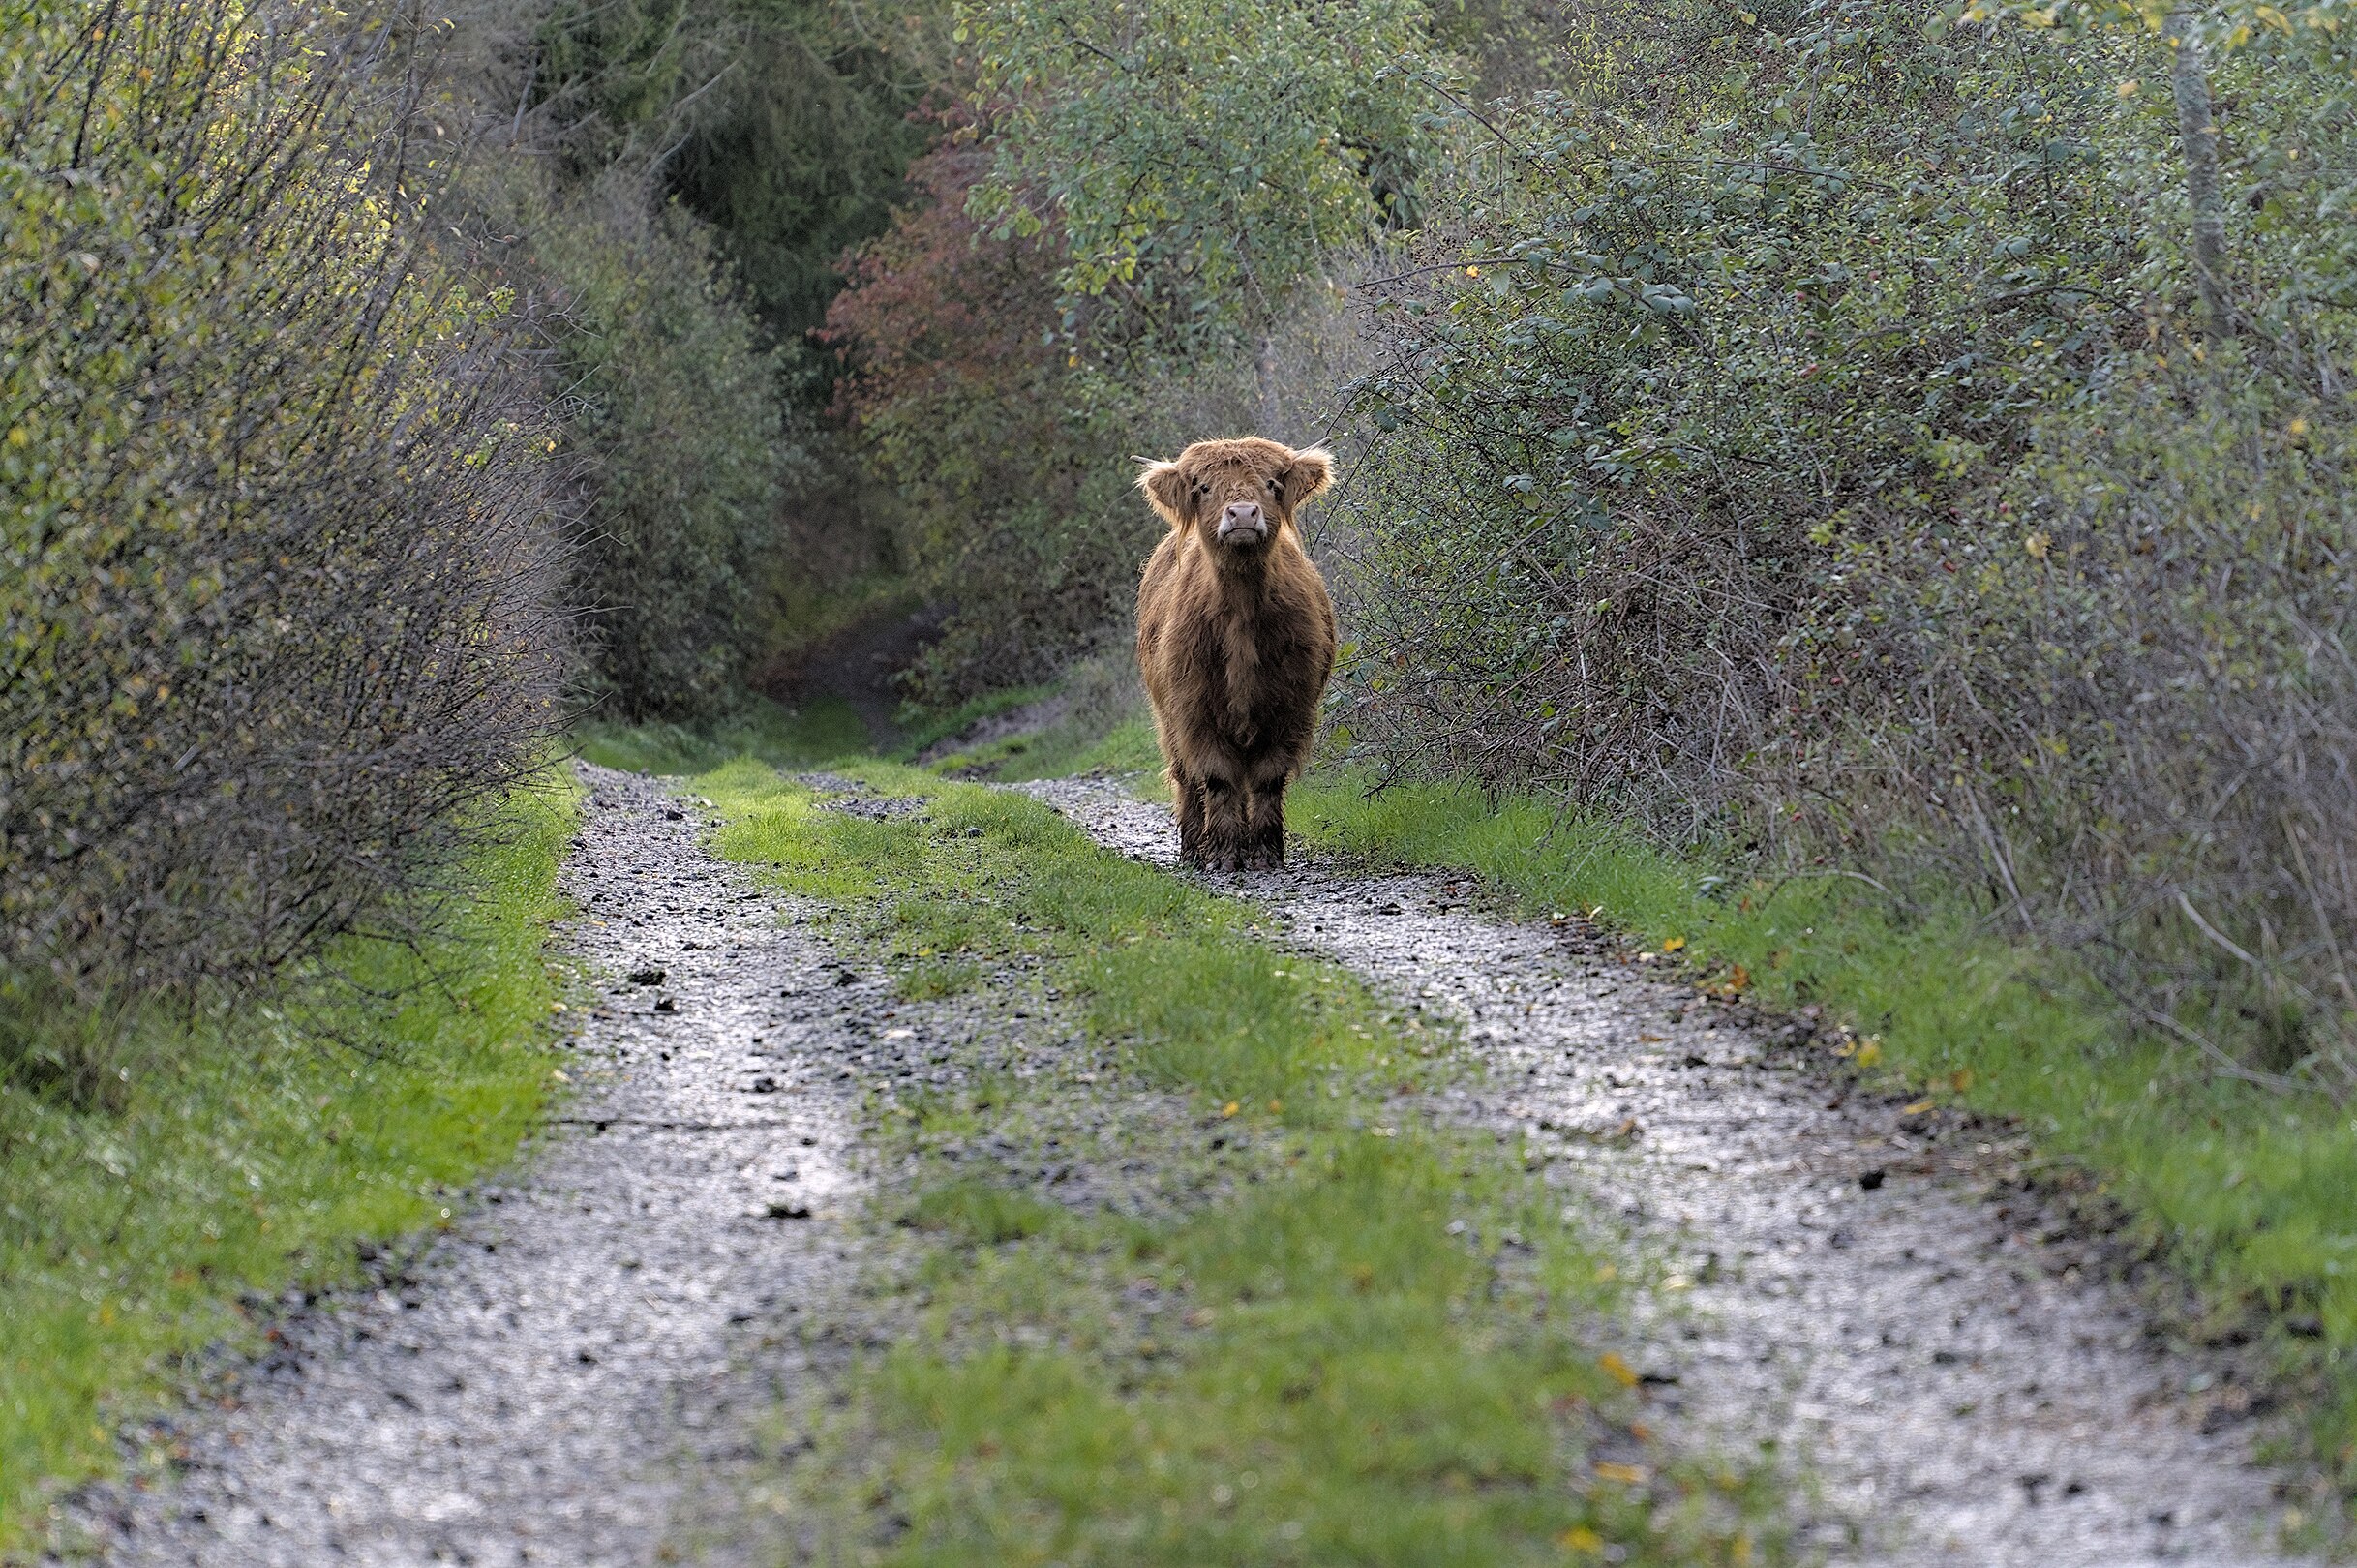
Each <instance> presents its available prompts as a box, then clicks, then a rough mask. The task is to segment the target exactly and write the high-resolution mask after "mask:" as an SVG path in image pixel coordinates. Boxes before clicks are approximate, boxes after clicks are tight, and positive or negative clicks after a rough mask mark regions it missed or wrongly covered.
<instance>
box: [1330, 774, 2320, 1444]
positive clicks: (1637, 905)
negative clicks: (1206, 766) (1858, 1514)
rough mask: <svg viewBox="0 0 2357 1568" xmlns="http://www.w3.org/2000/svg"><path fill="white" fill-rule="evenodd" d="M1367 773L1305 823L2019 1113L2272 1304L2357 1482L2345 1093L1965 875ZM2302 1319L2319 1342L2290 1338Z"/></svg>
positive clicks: (2245, 1298) (2255, 1301)
mask: <svg viewBox="0 0 2357 1568" xmlns="http://www.w3.org/2000/svg"><path fill="white" fill-rule="evenodd" d="M1364 784H1365V780H1363V779H1360V778H1353V777H1350V776H1348V775H1342V774H1327V775H1314V776H1313V777H1312V778H1311V779H1309V780H1307V781H1305V782H1304V784H1303V785H1302V786H1301V787H1300V788H1299V789H1298V790H1296V792H1295V793H1294V796H1293V800H1294V811H1293V822H1294V825H1295V826H1296V828H1297V829H1299V830H1300V831H1301V832H1302V833H1303V834H1304V835H1305V836H1307V837H1308V838H1310V839H1311V840H1312V841H1313V842H1316V843H1320V844H1324V845H1327V846H1329V847H1333V848H1338V849H1344V850H1348V851H1352V852H1356V853H1360V854H1368V855H1373V856H1375V857H1379V858H1380V859H1385V860H1393V861H1405V862H1406V863H1408V864H1414V865H1426V866H1446V867H1452V868H1453V867H1463V868H1466V869H1469V870H1472V871H1475V872H1477V873H1479V874H1480V875H1481V876H1483V877H1484V878H1486V879H1488V880H1490V881H1491V882H1493V883H1495V884H1496V886H1498V887H1500V888H1503V889H1506V890H1510V891H1511V892H1512V893H1514V894H1515V895H1516V897H1517V898H1518V899H1519V900H1520V901H1521V902H1522V904H1523V905H1524V907H1525V908H1526V910H1528V911H1530V912H1532V913H1536V914H1542V915H1543V914H1548V913H1552V912H1560V911H1564V910H1574V911H1582V912H1586V911H1594V912H1596V918H1597V919H1599V920H1602V921H1604V922H1605V923H1607V924H1609V925H1611V926H1613V927H1616V928H1617V929H1620V930H1623V931H1626V932H1629V933H1631V934H1632V935H1634V936H1636V937H1638V938H1640V939H1641V940H1643V941H1646V942H1647V943H1650V944H1655V945H1658V944H1661V943H1664V942H1667V941H1670V940H1673V939H1676V940H1677V941H1679V942H1681V943H1682V948H1681V949H1680V950H1679V954H1678V956H1679V958H1680V959H1681V960H1683V961H1685V962H1686V963H1688V964H1690V965H1691V966H1692V969H1691V971H1690V974H1691V976H1692V978H1693V979H1695V980H1698V981H1699V982H1701V983H1702V984H1703V985H1705V986H1706V987H1707V988H1710V989H1713V990H1716V991H1718V992H1720V993H1721V994H1744V995H1748V996H1751V997H1754V998H1756V999H1758V1000H1760V1001H1762V1002H1765V1003H1768V1004H1769V1005H1770V1006H1776V1007H1784V1008H1795V1007H1798V1006H1802V1005H1810V1006H1818V1007H1822V1008H1823V1009H1825V1010H1827V1011H1828V1013H1829V1014H1831V1015H1832V1016H1833V1017H1835V1018H1839V1019H1845V1020H1847V1021H1848V1022H1850V1023H1851V1024H1853V1025H1854V1026H1856V1027H1857V1028H1858V1029H1860V1030H1863V1031H1865V1032H1866V1035H1865V1040H1866V1043H1867V1045H1868V1046H1870V1047H1871V1049H1869V1050H1862V1051H1860V1052H1859V1053H1858V1054H1859V1055H1866V1056H1874V1057H1877V1058H1879V1063H1880V1065H1879V1067H1877V1068H1874V1069H1872V1070H1871V1071H1870V1077H1871V1078H1872V1079H1874V1080H1875V1081H1888V1082H1891V1083H1893V1084H1894V1085H1897V1086H1906V1087H1909V1088H1910V1089H1911V1090H1918V1091H1919V1090H1922V1089H1924V1088H1925V1087H1926V1086H1928V1088H1929V1091H1930V1093H1931V1094H1932V1095H1933V1097H1934V1098H1936V1099H1938V1100H1940V1101H1945V1102H1949V1103H1954V1104H1959V1105H1964V1106H1968V1107H1970V1108H1972V1109H1974V1110H1977V1111H1980V1112H1984V1113H1987V1114H1990V1115H1993V1116H1999V1117H2005V1118H2009V1119H2012V1120H2014V1121H2016V1122H2018V1123H2019V1124H2020V1125H2022V1126H2024V1127H2025V1128H2027V1129H2028V1130H2029V1131H2030V1132H2031V1133H2032V1134H2033V1135H2034V1136H2035V1137H2036V1138H2037V1139H2038V1140H2039V1142H2040V1146H2041V1147H2042V1148H2044V1149H2045V1150H2047V1151H2050V1152H2051V1153H2053V1154H2055V1155H2059V1156H2062V1157H2064V1158H2065V1159H2068V1160H2070V1161H2076V1162H2078V1163H2079V1164H2080V1166H2081V1168H2083V1169H2085V1170H2088V1171H2092V1172H2093V1173H2094V1175H2095V1176H2096V1178H2098V1179H2100V1181H2102V1182H2103V1183H2104V1186H2103V1189H2102V1191H2105V1192H2106V1193H2108V1194H2109V1195H2110V1196H2112V1197H2114V1198H2116V1199H2117V1200H2119V1201H2120V1202H2121V1203H2123V1204H2125V1205H2126V1206H2127V1208H2128V1209H2129V1211H2130V1215H2131V1217H2132V1229H2133V1231H2135V1232H2140V1233H2141V1234H2142V1236H2143V1237H2145V1238H2147V1239H2149V1240H2150V1241H2152V1242H2154V1243H2156V1244H2159V1245H2161V1246H2164V1247H2166V1248H2167V1249H2168V1250H2169V1252H2170V1254H2171V1256H2172V1258H2173V1259H2174V1261H2175V1262H2176V1263H2177V1264H2178V1265H2179V1266H2181V1267H2183V1268H2184V1269H2185V1270H2186V1271H2187V1272H2188V1274H2190V1275H2191V1277H2192V1278H2193V1279H2195V1280H2196V1281H2198V1282H2200V1283H2201V1284H2202V1285H2203V1287H2204V1288H2205V1290H2206V1291H2207V1292H2208V1294H2209V1297H2210V1300H2211V1301H2212V1302H2213V1303H2215V1304H2216V1305H2217V1307H2218V1310H2219V1312H2220V1315H2221V1321H2224V1322H2227V1323H2233V1322H2237V1321H2247V1320H2249V1319H2250V1318H2252V1317H2258V1318H2264V1319H2270V1320H2272V1325H2271V1333H2272V1334H2273V1336H2274V1342H2275V1344H2276V1347H2277V1349H2278V1350H2279V1352H2280V1353H2281V1357H2282V1361H2283V1365H2284V1368H2285V1370H2286V1371H2287V1372H2288V1373H2290V1375H2291V1377H2292V1379H2293V1381H2294V1383H2295V1385H2296V1384H2299V1383H2306V1382H2309V1381H2310V1380H2313V1382H2314V1386H2313V1387H2312V1402H2313V1404H2312V1425H2313V1431H2314V1433H2315V1439H2316V1445H2315V1451H2316V1453H2318V1454H2319V1455H2322V1456H2325V1457H2326V1458H2327V1459H2328V1461H2330V1462H2333V1463H2335V1464H2336V1465H2337V1466H2338V1468H2339V1470H2340V1472H2341V1476H2342V1482H2343V1484H2346V1483H2347V1482H2348V1481H2349V1480H2350V1479H2351V1476H2350V1473H2349V1466H2350V1462H2351V1459H2350V1456H2351V1448H2350V1446H2349V1445H2350V1444H2351V1442H2352V1441H2353V1440H2357V1268H2353V1267H2352V1265H2351V1261H2350V1251H2351V1249H2352V1247H2353V1246H2357V1241H2353V1240H2352V1238H2351V1237H2350V1235H2349V1229H2348V1224H2347V1217H2348V1202H2347V1194H2348V1192H2349V1191H2352V1190H2353V1189H2357V1137H2352V1136H2351V1129H2350V1127H2349V1123H2348V1116H2347V1112H2346V1111H2345V1110H2341V1109H2337V1108H2335V1107H2334V1106H2332V1105H2331V1104H2329V1103H2327V1102H2325V1101H2322V1100H2321V1099H2317V1098H2310V1099H2307V1100H2304V1101H2295V1102H2290V1103H2286V1102H2285V1101H2281V1100H2280V1099H2277V1098H2275V1097H2273V1096H2270V1095H2268V1094H2265V1093H2264V1092H2262V1091H2259V1090H2257V1089H2254V1088H2253V1087H2251V1086H2250V1085H2248V1084H2243V1083H2239V1082H2236V1081H2233V1080H2231V1079H2224V1080H2221V1079H2220V1078H2219V1077H2217V1076H2216V1075H2214V1074H2212V1073H2210V1072H2209V1071H2208V1070H2206V1068H2205V1066H2204V1064H2202V1063H2201V1062H2199V1061H2197V1060H2189V1059H2187V1058H2186V1057H2185V1056H2183V1055H2182V1054H2172V1053H2170V1052H2169V1051H2167V1050H2165V1049H2162V1048H2161V1046H2160V1045H2159V1044H2157V1043H2156V1042H2153V1041H2150V1040H2145V1041H2141V1042H2137V1041H2130V1040H2124V1039H2123V1037H2122V1034H2121V1031H2120V1029H2119V1026H2118V1022H2117V1017H2116V1013H2115V1010H2114V1009H2113V1008H2112V1006H2111V1005H2110V1000H2109V998H2108V997H2107V996H2105V995H2104V994H2103V993H2102V992H2101V990H2100V988H2099V987H2097V986H2096V985H2095V984H2094V983H2093V980H2092V979H2091V977H2090V976H2088V975H2087V974H2086V972H2085V970H2084V969H2083V968H2081V967H2079V966H2077V965H2075V964H2074V963H2073V962H2072V961H2071V960H2070V959H2069V958H2068V957H2066V956H2058V955H2057V954H2055V953H2054V952H2052V951H2051V950H2040V949H2038V948H2036V947H2034V946H2031V945H2026V944H2014V943H2009V942H2006V941H2004V940H2002V939H1998V938H1994V937H1991V936H1990V935H1989V934H1987V932H1986V931H1985V929H1984V928H1983V927H1982V926H1981V924H1980V922H1979V920H1978V919H1977V916H1976V911H1975V909H1974V908H1973V906H1972V904H1971V902H1970V901H1969V900H1967V899H1964V898H1960V897H1957V896H1956V895H1954V894H1953V893H1952V892H1951V893H1950V894H1949V896H1947V897H1946V898H1943V899H1941V900H1940V901H1939V902H1937V903H1934V904H1931V905H1928V906H1923V905H1913V906H1909V905H1899V904H1894V903H1893V902H1892V901H1890V900H1889V899H1888V898H1886V897H1884V896H1883V895H1881V894H1880V893H1879V892H1877V891H1874V890H1869V889H1866V888H1865V887H1864V886H1863V885H1861V884H1859V883H1858V882H1854V881H1851V880H1849V879H1847V878H1844V877H1839V876H1826V875H1809V874H1807V873H1805V872H1803V873H1800V874H1798V875H1797V876H1793V877H1780V876H1759V875H1754V874H1750V873H1748V872H1746V871H1745V870H1744V869H1743V868H1742V867H1740V866H1730V865H1725V864H1719V865H1712V864H1710V863H1708V862H1707V861H1697V860H1694V859H1681V858H1678V857H1675V856H1672V855H1669V854H1666V853H1665V852H1663V851H1662V850H1661V849H1660V848H1658V847H1656V846H1655V845H1652V844H1650V843H1648V842H1647V840H1646V839H1645V838H1644V836H1643V835H1641V834H1639V833H1636V832H1632V831H1631V830H1630V829H1628V827H1627V826H1626V825H1625V824H1622V823H1617V822H1614V821H1611V820H1609V819H1605V818H1600V817H1596V816H1592V815H1582V814H1579V813H1570V814H1566V813H1565V812H1564V811H1562V810H1561V809H1560V807H1559V806H1558V805H1557V804H1556V802H1553V801H1549V800H1544V799H1535V798H1532V797H1528V796H1518V797H1510V798H1508V799H1504V800H1502V801H1498V802H1492V801H1490V800H1488V799H1484V797H1483V796H1482V795H1481V793H1480V792H1478V791H1475V790H1470V789H1466V788H1463V787H1448V786H1435V785H1402V786H1399V787H1396V788H1393V789H1390V790H1387V791H1384V792H1383V793H1381V794H1379V795H1375V796H1370V795H1369V794H1368V793H1367V792H1366V791H1365V789H1364ZM1835 1043H1836V1044H1843V1043H1846V1042H1841V1041H1838V1040H1836V1041H1835ZM1856 1059H1857V1058H1856V1057H1853V1060H1856ZM2303 1318H2305V1319H2310V1320H2312V1322H2313V1323H2315V1324H2319V1325H2321V1338H2320V1339H2316V1340H2301V1339H2297V1338H2294V1337H2293V1336H2292V1335H2291V1334H2290V1333H2288V1332H2286V1330H2285V1329H2284V1326H2283V1325H2284V1324H2286V1323H2288V1322H2293V1321H2296V1320H2299V1319H2303Z"/></svg>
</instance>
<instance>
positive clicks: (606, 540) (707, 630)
mask: <svg viewBox="0 0 2357 1568" xmlns="http://www.w3.org/2000/svg"><path fill="white" fill-rule="evenodd" d="M525 227H526V231H527V233H528V235H529V246H530V253H531V258H532V261H533V263H534V264H535V265H536V266H537V267H538V268H539V269H540V270H541V271H542V272H544V273H545V274H546V275H548V276H549V277H551V278H552V279H554V280H555V281H556V282H557V283H558V284H559V286H561V287H562V288H563V289H564V291H565V296H566V303H567V306H568V308H569V315H570V317H571V322H570V330H566V331H564V332H562V333H561V334H560V335H559V337H558V338H557V340H556V347H557V350H558V353H559V356H560V358H561V359H562V361H563V364H564V374H565V381H566V386H567V389H568V392H569V395H570V397H571V398H572V400H573V409H572V412H573V421H572V435H573V438H574V440H575V442H576V443H577V445H578V448H579V451H580V453H581V455H582V456H583V458H584V459H585V479H586V489H587V492H588V498H589V528H588V530H587V537H586V538H585V540H584V541H583V545H582V551H581V568H580V574H579V578H578V582H579V585H580V588H579V591H580V594H581V597H582V602H583V603H584V604H585V606H586V607H587V608H588V609H589V612H590V614H591V622H590V631H589V652H590V659H591V662H592V665H593V668H594V670H595V673H596V675H597V678H598V682H599V684H600V686H601V687H602V688H603V690H604V691H605V692H606V693H609V694H610V695H611V700H612V703H613V706H614V708H615V709H616V711H617V715H618V716H619V717H623V718H629V719H648V718H654V719H675V718H691V717H705V716H710V715H712V714H715V713H717V712H719V711H721V710H722V709H724V708H725V707H726V706H727V705H728V704H730V703H732V702H733V701H735V700H736V698H737V694H738V692H739V691H740V685H741V680H742V678H743V676H744V673H745V670H746V666H747V664H748V662H749V660H750V659H751V657H752V656H753V654H754V653H755V651H756V650H757V644H756V641H755V639H756V637H757V635H758V631H759V620H758V602H757V599H756V596H755V594H756V585H757V583H758V582H759V581H760V578H761V575H762V572H763V570H764V568H765V567H766V565H767V560H766V556H767V554H768V553H769V552H770V551H771V550H773V549H774V548H775V547H776V544H777V541H778V538H779V532H780V526H779V520H778V515H777V508H778V499H779V490H778V479H779V471H780V467H781V465H782V464H784V463H785V462H786V461H787V460H788V459H789V458H790V457H791V455H792V454H791V453H790V451H789V450H788V449H786V448H785V446H784V442H783V437H784V428H783V420H782V413H781V409H780V406H779V403H778V398H777V388H776V379H775V374H776V365H775V362H774V360H773V358H772V357H771V355H770V354H768V353H767V352H765V351H764V350H763V349H762V348H761V347H760V346H759V343H758V340H757V337H756V333H755V330H754V327H753V323H752V320H751V318H750V317H749V316H748V314H747V313H746V311H745V310H744V308H743V306H742V304H741V303H740V300H739V298H738V296H737V294H736V292H735V290H734V287H733V286H732V285H731V284H730V283H729V281H728V279H727V276H726V274H725V273H724V272H723V271H722V270H721V268H720V265H719V262H718V260H717V259H716V257H715V256H714V255H713V252H712V242H711V238H710V233H709V231H707V230H706V229H704V228H703V227H702V226H700V225H698V224H696V223H695V222H694V220H692V219H690V218H689V217H687V216H686V215H685V214H683V213H681V212H680V211H679V210H677V209H676V208H672V207H665V208H662V209H660V210H650V209H649V207H648V205H647V203H646V200H645V198H644V196H643V193H642V190H641V188H640V186H639V184H638V183H637V181H635V180H634V179H631V178H628V177H626V176H624V175H621V174H619V173H618V174H616V175H613V176H609V177H608V178H607V179H606V180H604V181H603V182H601V183H600V184H599V185H597V186H595V187H592V188H590V189H589V190H588V191H586V192H583V193H582V194H580V195H579V196H573V197H570V198H562V197H560V198H556V199H549V200H544V201H542V202H540V203H538V204H537V210H534V211H530V212H529V216H528V217H527V219H526V221H525Z"/></svg>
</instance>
